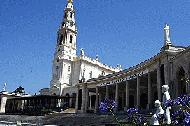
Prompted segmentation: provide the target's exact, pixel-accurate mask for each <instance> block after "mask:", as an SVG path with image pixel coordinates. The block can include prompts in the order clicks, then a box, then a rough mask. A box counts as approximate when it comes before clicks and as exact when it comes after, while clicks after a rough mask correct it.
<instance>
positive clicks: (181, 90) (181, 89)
mask: <svg viewBox="0 0 190 126" xmlns="http://www.w3.org/2000/svg"><path fill="white" fill-rule="evenodd" d="M177 90H178V96H179V95H182V94H186V93H187V92H186V78H185V70H184V69H183V67H179V69H178V72H177Z"/></svg>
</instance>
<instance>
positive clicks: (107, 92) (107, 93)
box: [106, 85, 109, 99]
mask: <svg viewBox="0 0 190 126" xmlns="http://www.w3.org/2000/svg"><path fill="white" fill-rule="evenodd" d="M106 98H108V99H109V88H108V85H106Z"/></svg>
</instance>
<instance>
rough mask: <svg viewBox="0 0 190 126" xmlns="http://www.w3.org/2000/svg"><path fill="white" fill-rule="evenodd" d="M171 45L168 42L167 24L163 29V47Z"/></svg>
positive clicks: (168, 31)
mask: <svg viewBox="0 0 190 126" xmlns="http://www.w3.org/2000/svg"><path fill="white" fill-rule="evenodd" d="M168 45H172V43H171V41H170V27H169V25H168V24H166V25H165V27H164V46H168Z"/></svg>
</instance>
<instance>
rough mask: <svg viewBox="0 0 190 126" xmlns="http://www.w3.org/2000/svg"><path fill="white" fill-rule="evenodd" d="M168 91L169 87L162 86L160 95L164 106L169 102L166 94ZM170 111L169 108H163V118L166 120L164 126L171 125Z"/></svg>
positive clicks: (168, 95)
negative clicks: (165, 125)
mask: <svg viewBox="0 0 190 126" xmlns="http://www.w3.org/2000/svg"><path fill="white" fill-rule="evenodd" d="M168 90H169V86H168V85H163V86H162V93H163V97H162V100H163V101H162V103H163V104H164V103H165V102H166V101H167V100H170V94H169V92H168ZM170 109H171V107H166V108H165V110H164V111H165V112H164V116H165V119H166V124H171V117H170Z"/></svg>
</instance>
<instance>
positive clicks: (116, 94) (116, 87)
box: [115, 83, 119, 111]
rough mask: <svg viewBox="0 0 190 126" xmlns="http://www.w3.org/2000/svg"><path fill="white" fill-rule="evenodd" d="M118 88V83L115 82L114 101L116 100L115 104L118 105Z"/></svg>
mask: <svg viewBox="0 0 190 126" xmlns="http://www.w3.org/2000/svg"><path fill="white" fill-rule="evenodd" d="M118 89H119V85H118V84H117V83H116V84H115V102H116V104H117V106H118V98H119V97H118V95H119V94H118ZM115 110H116V111H117V110H118V108H116V109H115Z"/></svg>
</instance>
